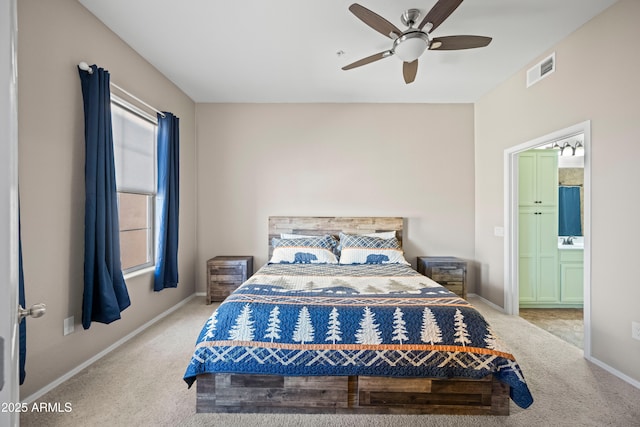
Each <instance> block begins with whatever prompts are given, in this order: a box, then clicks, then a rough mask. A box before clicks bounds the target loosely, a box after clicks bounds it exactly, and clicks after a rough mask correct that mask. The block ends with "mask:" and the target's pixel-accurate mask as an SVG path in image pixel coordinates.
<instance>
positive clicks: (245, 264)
mask: <svg viewBox="0 0 640 427" xmlns="http://www.w3.org/2000/svg"><path fill="white" fill-rule="evenodd" d="M252 274H253V257H252V256H217V257H215V258H211V259H210V260H209V261H207V304H211V302H212V301H222V300H224V299H225V298H226V297H228V296H229V294H230V293H231V292H233V291H235V290H236V288H237V287H238V286H240V285H241V284H242V283H244V281H245V280H247V279H248V278H249V277H251V275H252Z"/></svg>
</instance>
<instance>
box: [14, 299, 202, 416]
mask: <svg viewBox="0 0 640 427" xmlns="http://www.w3.org/2000/svg"><path fill="white" fill-rule="evenodd" d="M199 295H200V294H198V293H195V294H193V295H191V296H189V297H187V298H185V299H183V300H182V301H180V302H179V303H178V304H176V305H174V306H173V307H171V308H169V309H168V310H166V311H164V312H162V313H160V314H158V315H157V316H156V317H154V318H153V319H151V320H149V321H148V322H147V323H145V324H144V325H142V326H140V327H139V328H137V329H136V330H134V331H133V332H131V333H129V334H128V335H125V336H124V337H122V338H120V339H119V340H118V341H116V342H114V343H113V344H111V345H110V346H109V347H107V348H105V349H104V350H102V351H101V352H100V353H98V354H96V355H95V356H93V357H92V358H90V359H89V360H87V361H86V362H84V363H82V364H80V365H78V366H76V367H75V368H73V369H72V370H71V371H69V372H67V373H66V374H64V375H62V376H61V377H60V378H58V379H56V380H55V381H53V382H51V383H49V384H47V385H46V386H44V387H43V388H41V389H40V390H38V391H36V392H35V393H33V394H32V395H30V396H27V397H25V398H24V399H22V402H24V403H27V404H29V403H32V402H34V401H36V400H37V399H39V398H40V397H42V396H43V395H45V394H46V393H48V392H49V391H51V390H53V389H54V388H56V387H57V386H59V385H60V384H62V383H63V382H65V381H67V380H69V379H70V378H71V377H73V376H74V375H76V374H77V373H78V372H80V371H82V370H83V369H84V368H86V367H88V366H89V365H91V364H92V363H94V362H97V361H98V360H99V359H101V358H102V357H104V356H106V355H107V354H109V353H111V352H112V351H113V350H115V349H117V348H118V347H120V346H121V345H122V344H124V343H126V342H127V341H129V340H130V339H131V338H133V337H135V336H136V335H138V334H139V333H141V332H143V331H144V330H145V329H147V328H148V327H150V326H151V325H153V324H154V323H156V322H157V321H159V320H161V319H162V318H164V317H166V316H168V315H169V314H171V313H173V312H174V311H176V310H177V309H179V308H180V307H182V306H183V305H185V304H186V303H188V302H189V301H191V300H192V299H193V298H195V297H197V296H199Z"/></svg>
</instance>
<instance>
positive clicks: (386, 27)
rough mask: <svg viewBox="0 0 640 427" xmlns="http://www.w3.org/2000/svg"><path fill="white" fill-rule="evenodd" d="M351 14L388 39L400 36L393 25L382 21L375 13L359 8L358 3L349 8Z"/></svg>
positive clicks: (399, 32)
mask: <svg viewBox="0 0 640 427" xmlns="http://www.w3.org/2000/svg"><path fill="white" fill-rule="evenodd" d="M349 10H350V11H351V13H353V14H354V15H356V17H357V18H358V19H360V20H361V21H362V22H364V23H365V24H367V25H368V26H370V27H371V28H373V29H374V30H376V31H377V32H379V33H380V34H382V35H383V36H387V37H389V38H390V39H396V38H398V37H399V36H400V34H402V31H400V30H399V29H398V28H397V27H396V26H395V25H393V24H392V23H391V22H389V21H387V20H386V19H384V18H383V17H382V16H380V15H378V14H377V13H375V12H372V11H370V10H369V9H367V8H366V7H364V6H360V5H359V4H358V3H354V4H352V5H351V6H349Z"/></svg>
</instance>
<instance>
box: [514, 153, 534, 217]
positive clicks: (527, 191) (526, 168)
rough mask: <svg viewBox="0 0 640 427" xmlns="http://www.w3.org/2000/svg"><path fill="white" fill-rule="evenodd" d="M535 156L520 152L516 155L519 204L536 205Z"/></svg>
mask: <svg viewBox="0 0 640 427" xmlns="http://www.w3.org/2000/svg"><path fill="white" fill-rule="evenodd" d="M536 200H538V199H537V196H536V156H535V155H534V153H520V155H519V156H518V203H519V204H520V206H535V205H536V203H535V202H536Z"/></svg>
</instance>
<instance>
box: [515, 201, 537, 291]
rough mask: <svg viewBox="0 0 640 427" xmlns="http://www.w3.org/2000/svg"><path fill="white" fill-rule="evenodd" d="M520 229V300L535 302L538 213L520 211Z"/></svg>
mask: <svg viewBox="0 0 640 427" xmlns="http://www.w3.org/2000/svg"><path fill="white" fill-rule="evenodd" d="M518 230H519V234H518V288H519V295H520V302H535V301H536V297H537V295H536V288H537V282H538V273H537V271H538V268H537V265H538V256H537V253H538V250H537V240H538V239H537V230H538V225H537V215H535V213H534V212H533V211H520V214H519V224H518Z"/></svg>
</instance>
